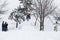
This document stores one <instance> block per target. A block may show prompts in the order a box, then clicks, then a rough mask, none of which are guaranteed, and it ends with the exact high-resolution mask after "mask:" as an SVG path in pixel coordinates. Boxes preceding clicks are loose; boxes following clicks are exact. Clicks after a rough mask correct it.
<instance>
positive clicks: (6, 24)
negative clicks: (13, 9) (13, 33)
mask: <svg viewBox="0 0 60 40" xmlns="http://www.w3.org/2000/svg"><path fill="white" fill-rule="evenodd" d="M7 26H8V23H7V22H5V31H7V30H8V28H7Z"/></svg>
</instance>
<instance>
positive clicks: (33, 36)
mask: <svg viewBox="0 0 60 40" xmlns="http://www.w3.org/2000/svg"><path fill="white" fill-rule="evenodd" d="M0 40H60V32H39V31H37V32H36V31H20V30H17V31H8V32H0Z"/></svg>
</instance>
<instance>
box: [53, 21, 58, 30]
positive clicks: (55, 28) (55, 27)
mask: <svg viewBox="0 0 60 40" xmlns="http://www.w3.org/2000/svg"><path fill="white" fill-rule="evenodd" d="M57 24H58V22H56V25H55V26H54V31H57Z"/></svg>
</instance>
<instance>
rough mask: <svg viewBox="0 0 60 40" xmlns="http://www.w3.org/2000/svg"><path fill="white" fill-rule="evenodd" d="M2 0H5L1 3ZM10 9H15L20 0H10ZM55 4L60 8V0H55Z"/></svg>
mask: <svg viewBox="0 0 60 40" xmlns="http://www.w3.org/2000/svg"><path fill="white" fill-rule="evenodd" d="M2 1H4V0H1V1H0V3H2ZM7 2H8V7H7V8H8V9H14V8H16V7H17V6H18V5H19V1H18V0H8V1H7ZM55 4H56V5H57V6H58V8H60V0H55Z"/></svg>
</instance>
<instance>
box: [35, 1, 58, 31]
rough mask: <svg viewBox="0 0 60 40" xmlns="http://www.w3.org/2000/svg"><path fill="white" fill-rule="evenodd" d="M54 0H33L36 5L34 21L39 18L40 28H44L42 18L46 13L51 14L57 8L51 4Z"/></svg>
mask: <svg viewBox="0 0 60 40" xmlns="http://www.w3.org/2000/svg"><path fill="white" fill-rule="evenodd" d="M53 1H54V0H35V3H34V4H35V7H36V10H35V11H36V21H35V24H36V22H37V21H38V20H39V22H40V30H41V31H43V30H44V19H45V17H46V16H47V15H49V14H52V13H53V12H54V11H55V9H56V8H57V7H56V6H55V5H53Z"/></svg>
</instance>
